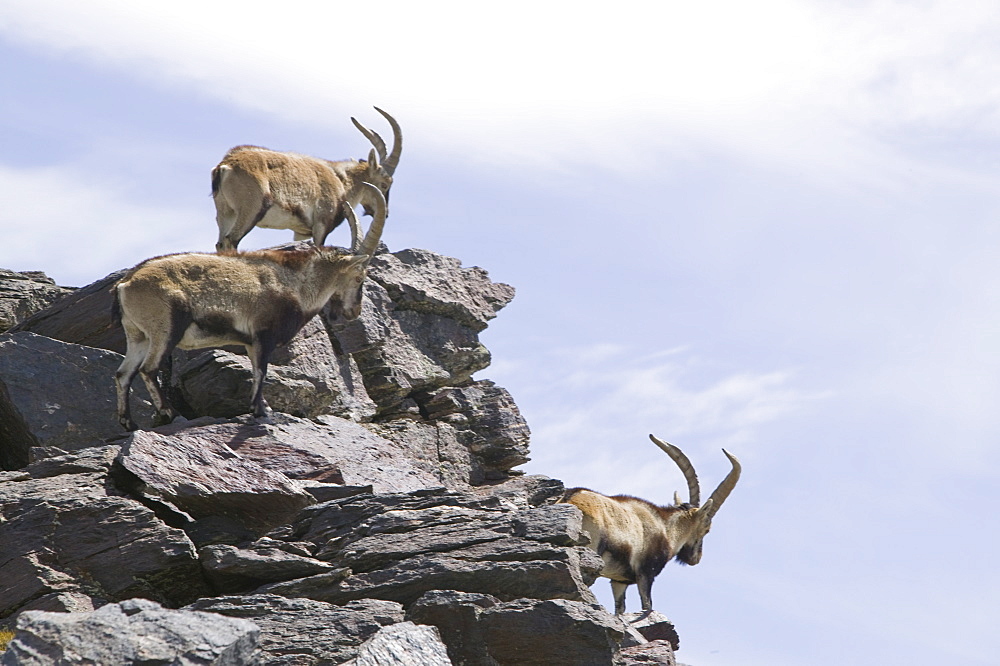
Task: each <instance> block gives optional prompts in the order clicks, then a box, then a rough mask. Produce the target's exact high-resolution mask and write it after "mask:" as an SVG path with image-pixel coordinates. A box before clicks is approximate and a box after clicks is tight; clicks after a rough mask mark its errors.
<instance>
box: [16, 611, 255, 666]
mask: <svg viewBox="0 0 1000 666" xmlns="http://www.w3.org/2000/svg"><path fill="white" fill-rule="evenodd" d="M259 634H260V630H259V629H258V628H257V626H256V625H254V624H253V623H252V622H248V621H246V620H241V619H234V618H228V617H224V616H221V615H217V614H212V613H199V612H192V611H180V610H168V609H164V608H162V607H161V606H160V605H159V604H157V603H154V602H152V601H148V600H146V599H132V600H129V601H123V602H121V603H119V604H109V605H107V606H103V607H102V608H99V609H97V610H96V611H92V612H89V613H46V612H41V611H29V612H26V613H23V614H22V615H21V616H20V617H19V618H18V621H17V634H16V635H15V637H14V640H13V641H11V643H10V645H9V646H8V648H7V651H6V652H5V653H4V655H3V659H2V661H0V663H2V664H3V666H52V665H53V664H60V665H62V664H65V665H69V664H81V665H82V664H109V665H110V664H115V665H116V666H117V665H122V666H127V665H136V666H139V665H147V664H185V665H191V666H194V665H195V664H213V665H217V666H245V665H247V664H259V663H260V658H259V657H260V654H259V651H258V650H257V641H258V636H259Z"/></svg>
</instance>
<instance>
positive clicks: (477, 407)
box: [417, 380, 531, 479]
mask: <svg viewBox="0 0 1000 666" xmlns="http://www.w3.org/2000/svg"><path fill="white" fill-rule="evenodd" d="M417 403H418V404H419V405H420V408H421V411H422V412H423V413H424V414H425V415H426V417H427V418H428V419H432V420H439V419H445V420H448V422H449V423H451V424H452V425H453V426H455V427H456V428H458V429H460V430H464V431H467V432H468V435H469V436H468V437H467V438H466V440H467V446H468V447H469V450H470V451H471V452H472V453H473V454H474V455H475V456H476V457H477V458H478V459H479V460H480V461H481V462H480V464H481V466H482V469H483V470H484V473H485V477H486V479H498V478H505V477H506V476H507V473H508V472H509V471H510V469H511V468H513V467H516V466H518V465H523V464H524V463H526V462H528V440H529V439H530V436H531V433H530V431H529V430H528V424H527V423H526V422H525V420H524V418H523V417H522V416H521V412H520V410H518V408H517V405H515V404H514V399H513V398H511V396H510V393H508V392H507V389H504V388H501V387H499V386H496V385H495V384H494V383H493V382H491V381H488V380H483V381H478V382H473V383H471V384H469V385H467V386H462V387H458V388H454V387H451V388H444V389H440V390H438V391H435V392H432V393H430V394H427V395H425V396H418V398H417Z"/></svg>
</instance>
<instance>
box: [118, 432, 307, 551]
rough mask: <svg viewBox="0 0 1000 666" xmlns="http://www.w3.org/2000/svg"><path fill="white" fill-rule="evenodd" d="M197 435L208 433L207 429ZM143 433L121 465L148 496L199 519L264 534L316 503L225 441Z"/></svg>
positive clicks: (128, 443) (127, 446)
mask: <svg viewBox="0 0 1000 666" xmlns="http://www.w3.org/2000/svg"><path fill="white" fill-rule="evenodd" d="M194 430H202V429H201V428H198V429H194ZM189 432H191V431H182V433H180V434H178V435H163V434H160V433H156V432H146V431H144V430H137V431H136V432H134V433H132V435H130V436H129V438H128V439H127V440H125V443H124V444H123V445H122V449H121V453H120V454H119V456H118V463H119V464H120V465H121V466H122V467H124V468H125V469H126V470H128V471H129V472H131V473H132V474H133V475H134V476H135V477H136V478H137V479H138V481H139V482H140V484H139V486H138V487H137V490H139V491H140V492H142V493H143V494H144V495H147V496H150V497H154V498H156V499H161V500H165V501H167V502H169V503H170V504H171V505H173V506H175V507H177V508H179V509H180V510H181V511H184V512H185V513H187V514H188V515H190V516H191V517H193V518H195V519H199V518H204V517H206V516H224V517H226V518H230V519H233V520H236V521H237V522H239V523H240V524H242V525H244V526H245V527H246V528H247V529H248V530H250V531H251V532H258V533H261V534H263V533H264V532H267V531H268V530H270V529H272V528H274V527H276V526H278V525H281V524H284V523H286V522H288V521H290V520H291V519H292V518H293V517H294V516H295V514H297V513H298V512H299V510H300V509H302V508H303V507H305V506H308V505H309V504H312V503H313V502H314V501H315V500H314V499H313V496H312V495H310V494H309V493H307V492H306V491H305V490H303V489H302V487H301V486H300V485H299V484H297V483H295V482H294V481H292V480H291V479H289V478H288V477H286V476H285V475H284V474H281V473H280V472H276V471H272V470H269V469H266V468H264V467H262V466H261V465H258V464H257V463H256V462H254V461H253V460H249V459H246V458H244V457H242V456H241V455H239V454H238V453H236V452H234V451H233V450H232V449H230V448H229V447H228V446H226V445H225V444H224V443H222V442H220V441H217V440H216V441H212V440H206V439H204V438H200V439H195V438H191V437H188V436H186V434H187V433H189Z"/></svg>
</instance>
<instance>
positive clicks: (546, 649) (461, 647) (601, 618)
mask: <svg viewBox="0 0 1000 666" xmlns="http://www.w3.org/2000/svg"><path fill="white" fill-rule="evenodd" d="M406 618H407V619H408V620H412V621H414V622H419V623H422V624H431V625H434V626H436V627H437V628H438V629H439V630H440V632H441V636H442V639H443V640H444V642H445V644H446V645H447V646H448V654H449V656H450V658H451V660H452V662H454V663H456V664H465V665H467V666H494V665H497V664H500V665H507V664H510V665H511V666H514V665H515V664H516V665H520V664H538V665H539V666H542V665H543V664H544V665H545V666H558V665H560V664H565V665H566V666H576V665H578V664H595V665H597V664H619V663H622V662H621V661H620V657H619V656H618V654H619V650H620V646H621V644H622V643H623V642H624V641H625V640H626V635H625V632H624V631H623V629H624V625H623V623H622V622H621V621H620V620H619V619H617V618H615V617H614V616H613V615H611V614H610V613H608V612H607V611H606V610H604V609H603V608H602V607H601V606H599V605H594V604H588V603H582V602H578V601H569V600H565V599H553V600H545V601H539V600H536V599H516V600H513V601H508V602H503V601H501V600H500V599H498V598H496V597H495V596H492V595H487V594H466V593H461V592H454V591H438V592H428V593H427V594H425V595H424V596H423V597H421V598H420V599H419V600H418V601H417V602H416V603H415V604H413V605H412V606H411V607H410V609H409V610H408V611H407V614H406Z"/></svg>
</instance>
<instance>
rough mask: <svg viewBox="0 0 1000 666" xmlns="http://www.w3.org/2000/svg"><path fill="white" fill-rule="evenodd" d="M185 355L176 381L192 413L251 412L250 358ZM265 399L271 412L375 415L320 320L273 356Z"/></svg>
mask: <svg viewBox="0 0 1000 666" xmlns="http://www.w3.org/2000/svg"><path fill="white" fill-rule="evenodd" d="M184 356H185V357H187V360H185V361H184V362H182V363H180V364H179V368H178V371H177V373H176V382H177V384H178V385H179V389H180V391H181V393H182V395H183V397H184V400H185V402H186V404H187V406H188V407H189V408H190V409H191V410H192V413H193V414H198V415H206V416H222V417H232V416H237V415H239V414H246V413H248V412H249V411H250V398H251V389H252V383H253V371H252V368H251V364H250V359H249V358H247V356H246V355H245V354H237V353H233V352H231V351H226V350H223V349H212V350H207V351H202V352H200V353H192V352H188V353H187V354H184ZM264 398H265V399H266V400H267V402H268V404H269V405H270V406H271V408H272V409H274V410H276V411H279V412H284V413H286V414H291V415H293V416H301V417H307V418H312V417H315V416H318V415H320V414H332V415H335V416H340V417H343V418H346V419H350V420H353V421H366V420H369V419H370V418H371V417H372V416H373V415H374V414H375V403H374V402H372V400H371V398H369V397H368V393H367V392H366V391H365V387H364V382H363V381H362V378H361V373H360V371H359V370H358V367H357V364H356V363H355V362H354V360H353V359H352V358H351V357H350V356H349V355H346V354H338V353H336V351H335V350H334V348H333V345H332V343H331V341H330V336H329V335H328V334H327V332H326V329H325V328H324V327H323V324H322V323H321V321H320V319H319V318H318V317H314V318H313V319H311V320H310V321H309V322H308V323H307V324H306V325H305V326H304V327H303V328H302V330H301V331H299V333H298V334H297V335H296V336H295V337H294V338H293V339H292V341H291V342H290V343H288V345H286V346H283V347H279V348H278V349H276V350H275V352H274V353H273V354H272V355H271V358H270V363H269V365H268V370H267V380H266V382H265V384H264Z"/></svg>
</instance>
